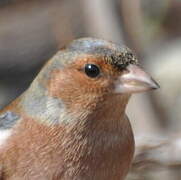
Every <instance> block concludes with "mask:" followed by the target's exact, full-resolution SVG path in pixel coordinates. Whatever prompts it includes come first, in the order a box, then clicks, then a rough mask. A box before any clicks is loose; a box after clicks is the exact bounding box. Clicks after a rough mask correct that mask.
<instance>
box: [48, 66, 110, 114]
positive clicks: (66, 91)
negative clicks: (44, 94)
mask: <svg viewBox="0 0 181 180" xmlns="http://www.w3.org/2000/svg"><path fill="white" fill-rule="evenodd" d="M109 83H110V82H109V81H108V80H105V79H102V80H93V79H90V78H89V77H86V76H85V75H84V74H82V73H81V72H77V71H76V70H73V69H72V70H71V71H70V70H66V69H65V70H56V71H54V72H53V73H52V75H51V79H50V81H49V83H48V92H49V95H50V96H53V97H57V98H60V99H61V100H62V101H63V102H64V103H65V105H66V107H68V108H69V110H70V109H72V110H75V108H80V107H81V108H84V107H85V108H87V107H89V108H91V107H92V108H93V106H95V105H96V103H97V101H99V100H100V99H101V98H102V97H103V96H104V94H106V93H108V91H109V90H110V87H109Z"/></svg>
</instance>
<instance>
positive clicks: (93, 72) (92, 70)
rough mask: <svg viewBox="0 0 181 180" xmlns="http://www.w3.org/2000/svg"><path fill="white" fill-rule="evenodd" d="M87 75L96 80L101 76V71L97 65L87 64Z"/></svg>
mask: <svg viewBox="0 0 181 180" xmlns="http://www.w3.org/2000/svg"><path fill="white" fill-rule="evenodd" d="M85 73H86V74H87V76H89V77H91V78H95V77H97V76H98V75H99V74H100V69H99V67H98V66H96V65H95V64H86V65H85Z"/></svg>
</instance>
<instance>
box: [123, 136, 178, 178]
mask: <svg viewBox="0 0 181 180" xmlns="http://www.w3.org/2000/svg"><path fill="white" fill-rule="evenodd" d="M180 152H181V137H167V138H164V137H154V136H152V137H149V138H146V137H137V138H136V152H135V158H134V161H133V164H132V168H131V171H130V173H129V175H128V177H127V180H155V179H157V180H158V179H160V178H161V179H163V178H164V180H171V179H172V180H180V177H181V155H180ZM176 172H177V173H176ZM178 177H179V178H178Z"/></svg>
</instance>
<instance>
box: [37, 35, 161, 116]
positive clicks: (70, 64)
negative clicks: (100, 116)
mask: <svg viewBox="0 0 181 180" xmlns="http://www.w3.org/2000/svg"><path fill="white" fill-rule="evenodd" d="M37 81H38V82H39V84H41V87H44V88H45V89H46V90H47V95H46V96H49V97H53V98H56V99H59V100H60V101H61V103H62V104H63V106H64V107H66V109H68V110H69V111H70V112H80V111H81V110H83V111H84V112H85V111H87V112H88V113H90V112H93V111H95V110H96V109H97V108H98V106H99V107H103V106H104V105H103V104H108V107H110V106H112V105H114V104H116V103H114V102H117V101H118V104H124V105H126V104H127V101H128V99H129V96H130V94H132V93H138V92H143V91H147V90H152V89H157V88H158V87H159V86H158V84H157V83H156V82H155V81H154V80H153V79H152V78H151V77H150V76H149V75H148V74H147V73H146V72H145V71H144V70H142V68H141V67H140V66H139V64H138V60H137V58H136V57H135V55H134V54H133V53H132V51H131V50H130V49H128V48H127V47H125V46H120V45H116V44H114V43H112V42H108V41H105V40H100V39H94V38H82V39H78V40H74V41H73V42H72V43H71V44H69V45H68V46H67V47H66V48H65V49H63V50H61V51H59V52H58V53H57V54H56V55H55V56H54V57H53V58H52V59H51V60H50V61H48V63H47V64H46V65H45V67H44V68H43V70H42V71H41V72H40V74H39V76H38V78H37ZM37 91H38V90H36V92H37ZM124 102H125V103H124Z"/></svg>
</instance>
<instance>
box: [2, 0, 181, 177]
mask: <svg viewBox="0 0 181 180" xmlns="http://www.w3.org/2000/svg"><path fill="white" fill-rule="evenodd" d="M87 36H91V37H98V38H104V39H107V40H111V41H113V42H116V43H119V44H122V43H123V44H126V45H127V46H129V47H130V48H132V49H133V50H134V51H135V52H136V54H137V56H138V57H139V59H140V62H141V64H142V65H143V66H144V67H145V69H147V71H149V72H150V73H151V74H152V76H153V77H154V78H155V79H156V80H157V81H158V82H159V84H160V86H161V88H160V89H159V90H157V91H155V92H153V93H146V94H142V95H141V94H140V95H134V96H133V98H132V100H131V102H130V104H129V107H128V109H127V112H128V114H129V117H130V119H131V121H132V126H133V129H134V133H135V136H136V153H135V160H134V162H133V166H132V168H131V171H130V174H129V177H128V178H127V179H128V180H162V179H165V180H180V179H181V134H180V130H181V110H180V107H181V83H180V82H181V60H180V59H181V1H179V0H160V1H158V0H137V1H131V0H87V1H85V0H51V1H50V0H1V1H0V107H3V106H5V105H6V104H8V103H9V102H10V101H11V100H12V99H14V98H16V97H17V96H18V95H19V94H20V93H22V92H23V91H24V90H25V89H26V88H27V87H28V86H29V84H30V83H31V81H32V80H33V78H34V77H35V76H36V74H37V73H38V72H39V70H40V68H41V67H42V65H43V64H44V63H45V62H46V61H47V60H48V59H49V58H51V57H52V55H54V54H55V52H56V51H57V50H58V49H59V48H61V47H62V46H64V45H65V44H67V43H68V42H70V41H71V40H72V39H75V38H79V37H87Z"/></svg>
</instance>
